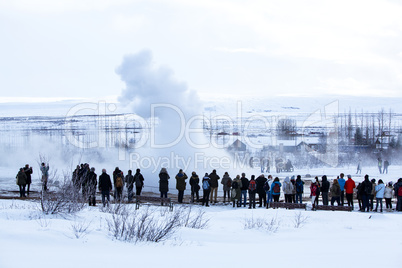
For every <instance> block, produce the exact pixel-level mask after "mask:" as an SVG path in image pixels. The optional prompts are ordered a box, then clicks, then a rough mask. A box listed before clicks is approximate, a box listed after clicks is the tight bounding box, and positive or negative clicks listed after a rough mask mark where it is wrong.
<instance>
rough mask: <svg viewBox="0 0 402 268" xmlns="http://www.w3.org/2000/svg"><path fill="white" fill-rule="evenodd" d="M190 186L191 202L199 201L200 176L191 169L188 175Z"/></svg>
mask: <svg viewBox="0 0 402 268" xmlns="http://www.w3.org/2000/svg"><path fill="white" fill-rule="evenodd" d="M190 187H191V203H194V202H199V201H200V195H199V191H200V178H199V177H198V175H197V173H196V172H195V171H193V172H192V173H191V177H190Z"/></svg>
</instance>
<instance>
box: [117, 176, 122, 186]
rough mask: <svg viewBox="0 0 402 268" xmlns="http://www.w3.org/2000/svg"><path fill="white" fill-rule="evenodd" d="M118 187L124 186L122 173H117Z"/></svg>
mask: <svg viewBox="0 0 402 268" xmlns="http://www.w3.org/2000/svg"><path fill="white" fill-rule="evenodd" d="M116 187H119V188H120V187H123V179H122V178H121V176H120V175H117V177H116Z"/></svg>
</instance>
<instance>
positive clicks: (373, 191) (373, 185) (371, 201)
mask: <svg viewBox="0 0 402 268" xmlns="http://www.w3.org/2000/svg"><path fill="white" fill-rule="evenodd" d="M371 184H372V187H371V194H370V196H369V200H370V210H373V209H374V197H375V187H376V185H377V184H376V183H375V179H372V180H371Z"/></svg>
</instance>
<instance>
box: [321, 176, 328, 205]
mask: <svg viewBox="0 0 402 268" xmlns="http://www.w3.org/2000/svg"><path fill="white" fill-rule="evenodd" d="M321 178H322V182H321V195H322V204H323V205H324V206H328V192H329V181H328V178H327V176H326V175H324V176H322V177H321Z"/></svg>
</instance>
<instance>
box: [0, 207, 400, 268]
mask: <svg viewBox="0 0 402 268" xmlns="http://www.w3.org/2000/svg"><path fill="white" fill-rule="evenodd" d="M130 206H134V205H130ZM199 207H200V206H199ZM145 209H146V206H142V207H141V208H140V211H144V210H145ZM155 209H156V210H164V209H165V208H160V207H155ZM175 209H179V207H178V206H176V207H175ZM200 209H201V210H203V211H205V215H204V216H205V217H206V218H208V219H209V222H208V226H207V227H206V228H205V229H192V228H188V227H181V228H179V230H178V232H176V233H175V234H174V235H173V236H171V237H170V238H169V239H167V240H166V241H164V242H161V243H152V242H139V243H136V244H134V243H128V242H123V241H119V240H116V239H113V237H112V235H111V234H110V233H109V231H108V228H107V223H106V218H108V217H110V215H109V213H107V212H102V210H101V209H100V206H98V207H87V208H85V209H84V210H83V211H81V212H79V213H78V214H76V215H69V216H64V217H60V216H46V215H42V214H41V213H40V210H39V206H38V203H36V202H29V201H20V200H0V226H1V228H0V237H1V243H0V267H2V268H13V267H18V268H19V267H24V266H26V267H32V268H34V267H41V268H45V267H66V268H71V267H84V266H85V267H108V266H113V267H127V266H129V267H130V266H133V267H205V266H211V267H245V266H250V265H264V266H265V265H267V266H276V267H379V266H381V267H401V265H400V261H399V255H400V252H401V250H402V232H401V228H402V214H401V213H396V212H394V213H359V212H328V211H309V210H308V211H304V210H284V209H277V210H273V209H268V210H267V209H263V208H257V209H255V210H249V209H246V208H232V207H231V206H211V207H209V208H205V207H200ZM194 211H195V210H194ZM167 213H171V212H167ZM162 214H163V213H159V212H156V215H162ZM297 218H299V219H301V221H299V222H301V224H300V226H299V227H298V228H297V227H295V222H296V221H297V220H296V219H297ZM259 221H264V222H268V223H272V224H271V225H270V226H271V227H273V230H272V229H271V231H270V230H268V229H267V228H264V227H260V228H251V229H247V228H245V226H246V222H248V223H252V222H254V223H256V222H259ZM73 226H85V227H87V230H86V231H85V232H82V233H79V232H74V227H73ZM276 228H277V229H276ZM275 229H276V230H275ZM76 234H81V235H82V237H80V238H77V237H76Z"/></svg>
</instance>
